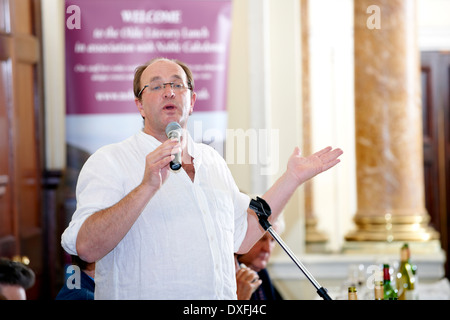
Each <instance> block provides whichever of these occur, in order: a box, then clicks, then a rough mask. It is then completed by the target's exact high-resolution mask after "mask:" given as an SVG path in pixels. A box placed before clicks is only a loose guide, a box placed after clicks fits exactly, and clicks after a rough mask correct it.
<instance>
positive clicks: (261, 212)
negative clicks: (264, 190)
mask: <svg viewBox="0 0 450 320" xmlns="http://www.w3.org/2000/svg"><path fill="white" fill-rule="evenodd" d="M250 209H252V210H253V211H255V213H256V215H257V216H258V220H259V224H260V225H261V226H262V227H263V229H264V231H267V229H269V228H270V227H271V226H272V225H271V224H270V222H269V220H268V218H269V216H270V215H271V213H272V211H271V210H270V206H269V205H268V204H267V202H266V201H265V200H264V199H262V198H260V197H256V200H255V199H251V200H250Z"/></svg>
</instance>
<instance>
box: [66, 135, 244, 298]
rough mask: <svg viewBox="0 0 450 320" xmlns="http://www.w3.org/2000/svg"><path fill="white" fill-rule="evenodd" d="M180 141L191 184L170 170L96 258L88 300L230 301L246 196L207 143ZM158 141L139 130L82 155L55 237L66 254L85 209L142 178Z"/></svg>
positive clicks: (113, 198) (106, 203)
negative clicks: (66, 217)
mask: <svg viewBox="0 0 450 320" xmlns="http://www.w3.org/2000/svg"><path fill="white" fill-rule="evenodd" d="M187 139H188V153H189V154H190V155H192V157H193V158H194V168H195V179H194V182H192V180H191V179H190V178H189V176H188V175H187V173H186V172H185V171H184V170H183V169H180V170H179V171H178V172H170V175H169V178H168V179H167V180H166V181H165V183H164V184H163V185H162V187H161V188H160V190H158V192H157V193H156V194H155V195H154V196H153V197H152V198H151V199H150V201H149V203H148V204H147V206H146V207H145V209H144V210H143V211H142V213H141V214H140V216H139V218H138V219H137V220H136V222H135V223H134V224H133V226H132V227H131V229H130V230H129V232H128V233H127V234H126V235H125V237H124V238H123V239H122V240H121V241H120V242H119V244H118V245H117V246H116V247H115V248H114V249H113V250H112V251H111V252H109V253H108V254H107V255H106V256H104V257H103V258H102V259H100V260H99V261H97V262H96V267H95V299H236V278H235V264H234V255H233V253H234V252H236V251H237V250H238V249H239V247H240V245H241V243H242V241H243V239H244V237H245V234H246V231H247V209H248V206H249V203H250V198H249V197H248V196H247V195H245V194H243V193H241V192H240V191H239V189H238V187H237V186H236V183H235V182H234V179H233V177H232V175H231V172H230V171H229V169H228V166H227V165H226V163H225V161H224V159H223V158H222V157H221V156H220V155H219V154H218V153H217V152H216V151H215V150H214V149H213V148H211V147H209V146H207V145H205V144H200V143H195V142H194V141H193V140H192V138H191V137H190V136H189V134H188V136H187ZM160 144H161V143H160V142H159V141H158V140H156V139H155V138H154V137H152V136H150V135H148V134H146V133H144V132H142V131H141V132H139V133H137V134H135V135H134V136H132V137H130V138H128V139H126V140H124V141H122V142H119V143H116V144H111V145H108V146H105V147H102V148H100V149H99V150H98V151H96V152H95V153H94V154H93V155H92V156H91V157H90V158H89V159H88V160H87V161H86V163H85V165H84V166H83V168H82V170H81V172H80V175H79V178H78V182H77V188H76V197H77V208H76V211H75V213H74V214H73V217H72V220H71V222H70V224H69V226H68V227H67V229H66V230H65V231H64V233H63V235H62V240H61V244H62V246H63V248H64V249H65V250H66V251H67V252H68V253H69V254H73V255H77V251H76V239H77V234H78V231H79V230H80V227H81V225H82V224H83V222H84V221H85V220H86V219H87V218H88V217H89V216H90V215H92V214H93V213H95V212H97V211H99V210H101V209H104V208H107V207H110V206H112V205H114V204H115V203H117V202H118V201H120V200H121V199H122V198H123V197H124V196H125V195H127V194H128V193H129V192H130V191H132V190H133V189H134V188H136V187H137V186H138V185H139V184H140V183H141V181H142V177H143V174H144V167H145V157H146V155H147V154H148V153H150V152H151V151H153V150H154V149H155V148H156V147H158V146H159V145H160Z"/></svg>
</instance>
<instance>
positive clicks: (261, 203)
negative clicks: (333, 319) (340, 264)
mask: <svg viewBox="0 0 450 320" xmlns="http://www.w3.org/2000/svg"><path fill="white" fill-rule="evenodd" d="M250 209H252V210H253V211H255V213H256V215H257V216H258V220H259V224H260V225H261V226H262V227H263V229H264V230H265V231H268V232H269V233H270V234H271V235H272V237H273V238H274V239H275V240H276V241H277V242H278V244H279V245H280V246H281V247H282V248H283V249H284V251H285V252H286V253H287V254H288V256H289V257H290V258H291V259H292V261H294V263H295V264H296V265H297V267H298V268H299V269H300V271H302V272H303V274H304V275H305V276H306V278H307V279H308V280H309V281H310V282H311V283H312V285H313V286H314V287H315V288H316V290H317V294H318V295H319V296H320V297H321V298H322V299H323V300H332V299H331V297H330V296H329V295H328V292H327V289H325V288H324V287H322V286H320V284H319V283H318V282H317V281H316V279H314V277H313V276H312V274H311V273H310V272H309V271H308V269H306V268H305V266H304V265H303V264H302V263H301V262H300V261H299V260H298V259H297V258H296V257H295V255H294V253H293V252H292V251H291V250H290V249H289V247H288V246H287V245H286V244H285V243H284V241H283V240H282V239H281V238H280V236H279V235H278V234H277V233H276V232H275V230H273V228H272V225H271V224H270V222H269V221H268V220H267V219H268V218H269V216H270V214H271V213H272V212H271V209H270V206H269V205H268V204H267V202H266V201H265V200H264V199H262V198H260V197H256V200H254V199H251V201H250Z"/></svg>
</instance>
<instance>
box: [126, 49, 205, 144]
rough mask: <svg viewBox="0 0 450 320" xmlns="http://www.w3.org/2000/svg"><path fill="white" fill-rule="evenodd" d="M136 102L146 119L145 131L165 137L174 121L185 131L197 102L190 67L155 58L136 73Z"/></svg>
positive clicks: (138, 68) (137, 69) (175, 61)
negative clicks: (168, 125)
mask: <svg viewBox="0 0 450 320" xmlns="http://www.w3.org/2000/svg"><path fill="white" fill-rule="evenodd" d="M133 91H134V95H135V103H136V106H137V107H138V109H139V112H140V114H141V116H142V117H143V118H144V131H145V132H146V133H149V134H152V135H154V136H158V135H164V130H165V128H166V126H167V124H169V123H170V122H172V121H176V122H178V123H179V124H180V125H181V126H182V127H183V128H186V124H187V119H188V117H189V115H191V113H192V112H193V109H194V104H195V100H196V94H195V92H194V79H193V76H192V72H191V70H190V69H189V67H188V66H187V65H186V64H184V63H183V62H181V61H179V60H171V59H166V58H156V59H153V60H150V61H149V62H147V63H145V64H143V65H141V66H139V67H137V68H136V70H135V74H134V81H133Z"/></svg>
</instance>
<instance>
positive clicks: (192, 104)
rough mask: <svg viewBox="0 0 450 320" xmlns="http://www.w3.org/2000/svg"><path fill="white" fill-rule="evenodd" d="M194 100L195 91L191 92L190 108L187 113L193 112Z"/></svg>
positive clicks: (195, 97)
mask: <svg viewBox="0 0 450 320" xmlns="http://www.w3.org/2000/svg"><path fill="white" fill-rule="evenodd" d="M196 100H197V94H196V93H195V92H192V94H191V108H190V110H189V115H191V114H192V112H194V104H195V101H196Z"/></svg>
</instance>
